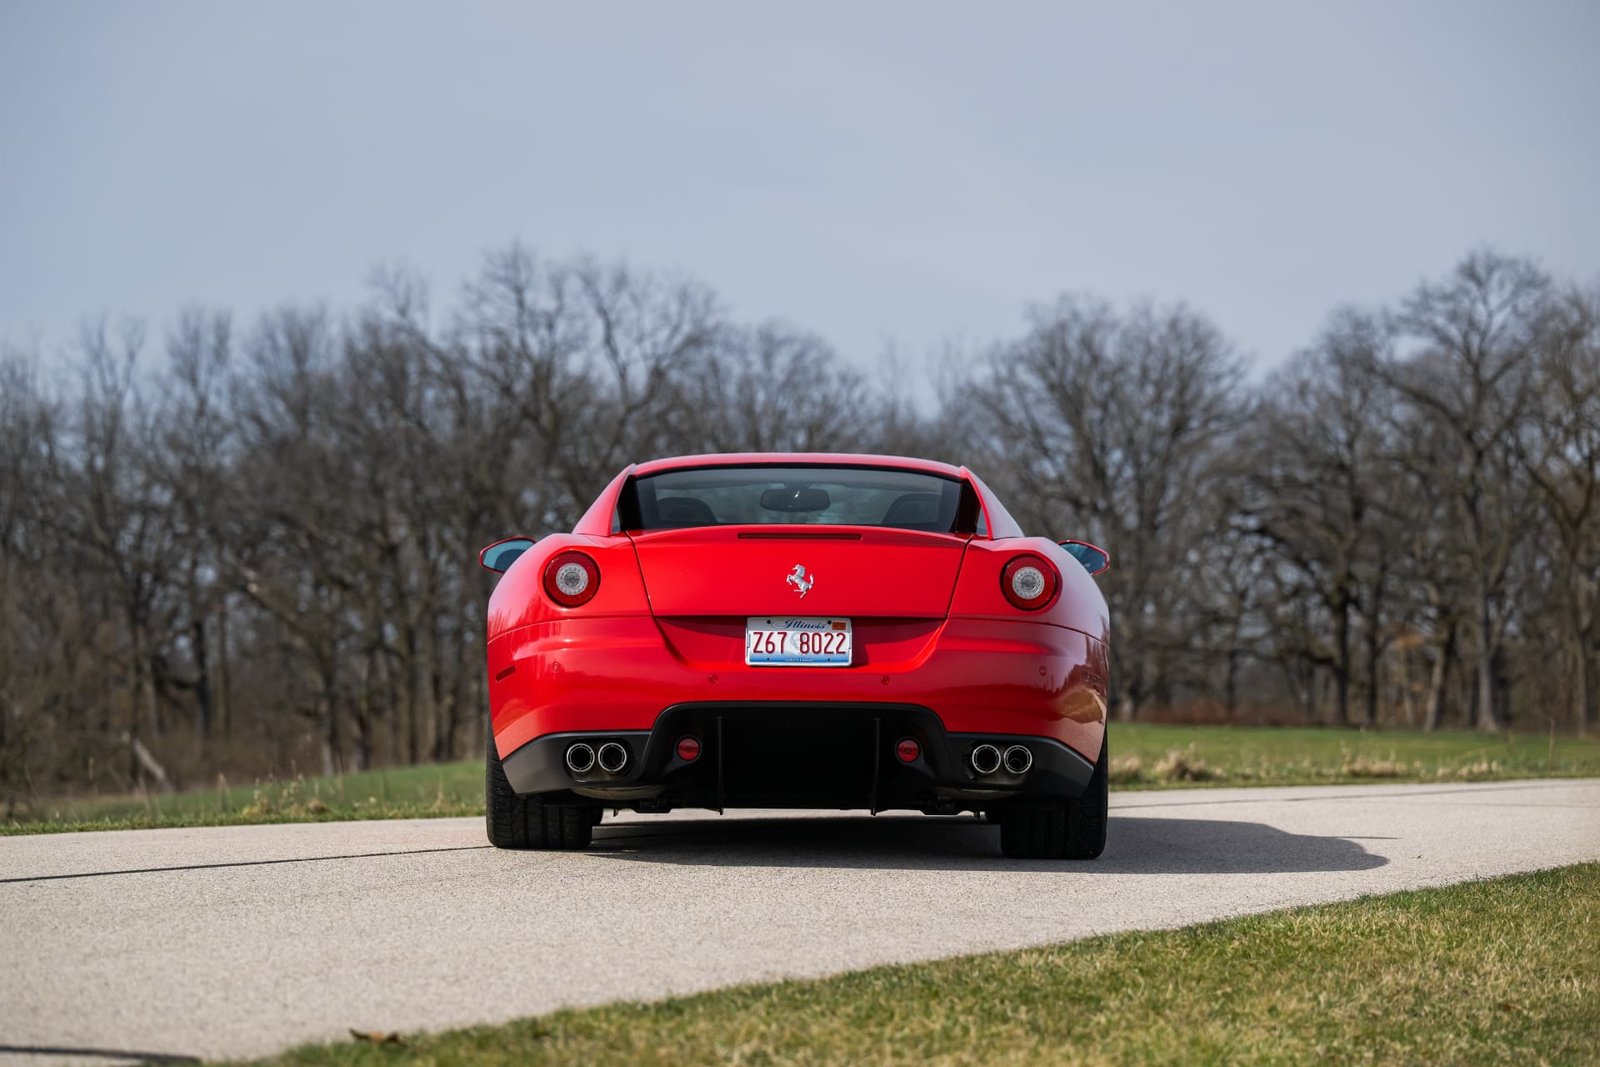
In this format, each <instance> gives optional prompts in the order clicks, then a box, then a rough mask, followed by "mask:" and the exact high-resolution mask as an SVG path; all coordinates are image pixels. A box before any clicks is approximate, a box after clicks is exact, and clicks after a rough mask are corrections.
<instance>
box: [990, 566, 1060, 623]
mask: <svg viewBox="0 0 1600 1067" xmlns="http://www.w3.org/2000/svg"><path fill="white" fill-rule="evenodd" d="M1060 586H1061V574H1060V572H1058V571H1057V570H1056V569H1055V567H1053V566H1052V565H1051V564H1050V563H1049V562H1048V561H1046V560H1044V559H1043V558H1041V557H1039V556H1018V557H1017V558H1016V559H1014V560H1012V561H1011V562H1010V563H1007V564H1006V565H1005V569H1004V570H1002V571H1001V572H1000V591H1001V592H1002V593H1004V594H1005V595H1006V599H1007V600H1009V601H1011V603H1012V604H1014V605H1015V606H1017V607H1019V608H1021V609H1022V610H1023V611H1038V610H1039V609H1040V608H1042V607H1045V606H1046V605H1048V604H1049V603H1050V602H1051V601H1052V600H1054V599H1055V597H1056V590H1057V589H1058V588H1060Z"/></svg>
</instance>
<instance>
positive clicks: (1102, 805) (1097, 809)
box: [1000, 738, 1111, 860]
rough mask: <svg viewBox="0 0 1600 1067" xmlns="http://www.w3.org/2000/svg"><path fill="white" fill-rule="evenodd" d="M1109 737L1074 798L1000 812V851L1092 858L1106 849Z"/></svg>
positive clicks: (1024, 856) (1029, 856) (1014, 855)
mask: <svg viewBox="0 0 1600 1067" xmlns="http://www.w3.org/2000/svg"><path fill="white" fill-rule="evenodd" d="M1110 748H1111V744H1110V740H1109V738H1108V739H1107V740H1106V741H1105V742H1103V743H1102V744H1101V746H1100V758H1099V759H1098V760H1096V761H1095V765H1094V774H1092V775H1091V776H1090V777H1089V787H1088V788H1087V789H1085V790H1084V791H1083V795H1082V796H1081V797H1079V798H1078V799H1076V800H1059V801H1056V802H1055V803H1054V804H1049V805H1046V806H1044V807H1037V808H1018V809H1016V810H1015V811H1006V812H1002V813H1001V815H1000V851H1001V852H1003V853H1004V854H1005V855H1006V856H1008V857H1009V858H1011V859H1014V860H1092V859H1095V858H1097V857H1098V856H1099V855H1100V853H1102V852H1104V851H1105V848H1106V810H1107V808H1108V807H1109V803H1110V789H1109V781H1110V766H1109V764H1110V755H1109V750H1110Z"/></svg>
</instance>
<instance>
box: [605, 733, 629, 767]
mask: <svg viewBox="0 0 1600 1067" xmlns="http://www.w3.org/2000/svg"><path fill="white" fill-rule="evenodd" d="M599 760H600V769H601V770H602V771H605V772H606V773H607V774H617V773H619V772H621V770H622V768H624V767H626V766H627V765H628V750H627V749H626V748H623V747H622V746H621V745H619V744H617V742H615V741H607V742H606V743H605V744H603V745H601V746H600V754H599Z"/></svg>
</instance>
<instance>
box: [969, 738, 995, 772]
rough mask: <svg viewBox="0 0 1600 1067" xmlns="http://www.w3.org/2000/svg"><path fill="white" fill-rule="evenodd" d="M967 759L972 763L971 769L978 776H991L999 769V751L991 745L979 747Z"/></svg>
mask: <svg viewBox="0 0 1600 1067" xmlns="http://www.w3.org/2000/svg"><path fill="white" fill-rule="evenodd" d="M967 758H968V759H969V760H971V761H972V769H973V770H975V771H977V772H978V773H979V774H993V773H994V772H995V771H998V770H999V769H1000V750H999V749H998V748H995V747H994V746H993V745H990V744H982V745H979V746H978V747H977V748H975V749H973V750H972V755H971V756H968V757H967Z"/></svg>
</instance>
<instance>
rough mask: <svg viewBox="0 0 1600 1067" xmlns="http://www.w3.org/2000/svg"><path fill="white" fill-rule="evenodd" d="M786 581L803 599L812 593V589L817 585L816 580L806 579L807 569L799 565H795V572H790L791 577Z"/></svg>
mask: <svg viewBox="0 0 1600 1067" xmlns="http://www.w3.org/2000/svg"><path fill="white" fill-rule="evenodd" d="M784 581H786V582H788V583H789V584H790V585H792V586H794V591H795V592H796V593H799V594H800V596H801V597H804V596H805V595H806V594H807V593H809V592H811V587H812V586H814V585H816V584H817V580H816V578H807V577H806V569H805V568H804V567H803V566H801V565H800V564H798V563H796V564H795V565H794V570H792V571H790V572H789V577H787V578H785V579H784Z"/></svg>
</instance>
